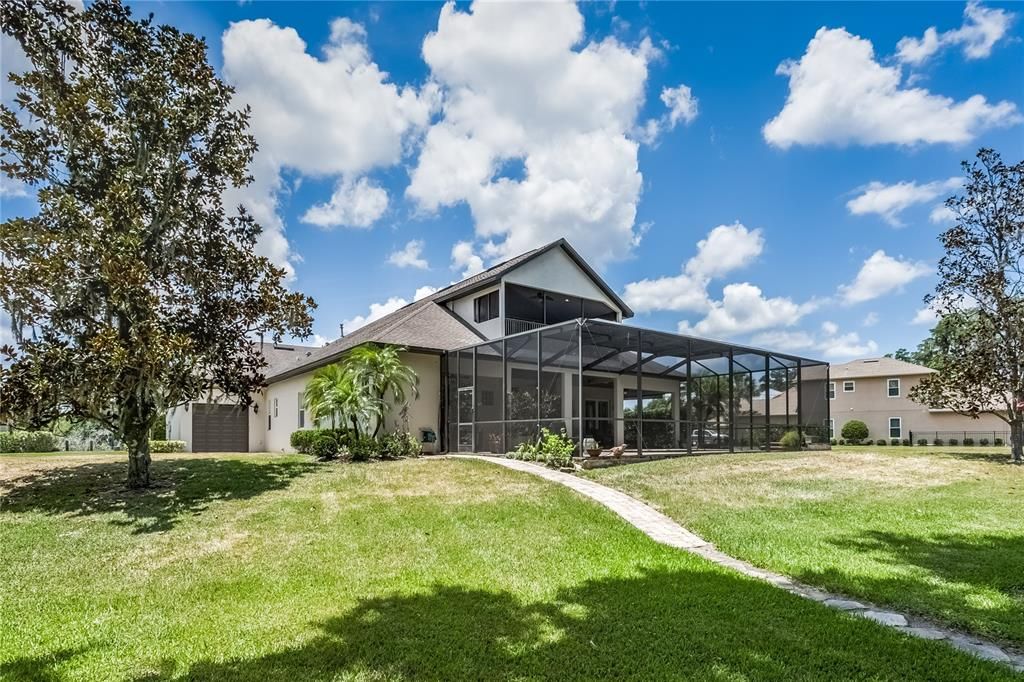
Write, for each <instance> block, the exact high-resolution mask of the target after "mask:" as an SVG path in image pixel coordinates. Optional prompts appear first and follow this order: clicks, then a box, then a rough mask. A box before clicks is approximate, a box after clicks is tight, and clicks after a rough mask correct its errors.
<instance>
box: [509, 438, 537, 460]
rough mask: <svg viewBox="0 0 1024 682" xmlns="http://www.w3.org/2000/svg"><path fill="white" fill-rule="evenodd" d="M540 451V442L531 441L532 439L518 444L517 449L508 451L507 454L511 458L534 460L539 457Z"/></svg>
mask: <svg viewBox="0 0 1024 682" xmlns="http://www.w3.org/2000/svg"><path fill="white" fill-rule="evenodd" d="M538 452H539V445H538V444H536V443H531V442H530V441H524V442H522V443H520V444H519V445H518V446H516V449H515V450H512V451H511V452H509V453H507V454H506V455H505V456H506V457H508V458H509V459H519V460H522V461H524V462H532V461H534V460H536V459H537V454H538Z"/></svg>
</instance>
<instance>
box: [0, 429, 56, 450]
mask: <svg viewBox="0 0 1024 682" xmlns="http://www.w3.org/2000/svg"><path fill="white" fill-rule="evenodd" d="M58 442H59V441H58V439H57V436H55V435H53V434H52V433H50V432H49V431H4V432H0V452H56V451H57V449H58Z"/></svg>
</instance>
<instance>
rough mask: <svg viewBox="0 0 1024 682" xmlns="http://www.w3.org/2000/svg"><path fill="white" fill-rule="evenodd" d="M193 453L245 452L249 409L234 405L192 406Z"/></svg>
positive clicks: (247, 439) (247, 441) (197, 404)
mask: <svg viewBox="0 0 1024 682" xmlns="http://www.w3.org/2000/svg"><path fill="white" fill-rule="evenodd" d="M192 409H193V410H194V412H193V414H192V451H193V452H248V451H249V411H248V410H245V409H242V408H240V407H238V406H237V405H214V404H212V403H195V404H193V405H192Z"/></svg>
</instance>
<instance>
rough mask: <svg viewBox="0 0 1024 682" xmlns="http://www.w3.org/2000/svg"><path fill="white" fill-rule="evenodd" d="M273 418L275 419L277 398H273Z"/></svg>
mask: <svg viewBox="0 0 1024 682" xmlns="http://www.w3.org/2000/svg"><path fill="white" fill-rule="evenodd" d="M274 419H277V398H274Z"/></svg>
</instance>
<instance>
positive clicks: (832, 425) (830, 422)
mask: <svg viewBox="0 0 1024 682" xmlns="http://www.w3.org/2000/svg"><path fill="white" fill-rule="evenodd" d="M825 426H827V427H828V437H829V438H835V437H836V420H835V419H826V420H825Z"/></svg>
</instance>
